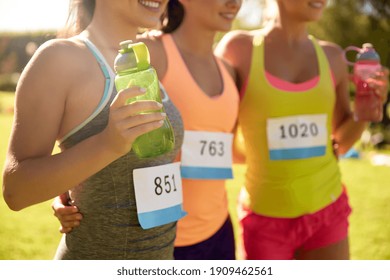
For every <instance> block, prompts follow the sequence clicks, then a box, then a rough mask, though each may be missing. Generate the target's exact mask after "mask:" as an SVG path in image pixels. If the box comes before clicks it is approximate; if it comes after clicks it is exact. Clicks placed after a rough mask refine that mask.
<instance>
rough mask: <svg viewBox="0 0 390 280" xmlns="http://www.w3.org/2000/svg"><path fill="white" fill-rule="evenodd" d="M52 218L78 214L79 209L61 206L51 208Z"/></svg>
mask: <svg viewBox="0 0 390 280" xmlns="http://www.w3.org/2000/svg"><path fill="white" fill-rule="evenodd" d="M53 209H54V216H56V217H58V216H67V215H72V214H75V213H78V212H79V209H78V208H77V207H76V206H64V205H62V204H60V205H57V206H53Z"/></svg>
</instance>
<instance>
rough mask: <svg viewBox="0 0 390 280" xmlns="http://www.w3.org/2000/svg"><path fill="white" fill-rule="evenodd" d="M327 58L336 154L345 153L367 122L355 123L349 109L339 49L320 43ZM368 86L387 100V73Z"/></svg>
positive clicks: (347, 91) (342, 62)
mask: <svg viewBox="0 0 390 280" xmlns="http://www.w3.org/2000/svg"><path fill="white" fill-rule="evenodd" d="M322 44H323V48H324V50H325V52H326V54H327V56H328V60H329V62H330V66H331V69H332V72H333V73H334V76H335V79H336V104H335V109H334V116H333V137H334V140H335V141H336V143H337V144H338V152H339V153H340V154H344V153H346V152H347V151H348V150H349V149H350V148H351V147H352V146H353V145H354V143H355V142H356V141H357V140H358V139H360V137H361V134H362V132H363V131H364V129H366V127H367V125H368V123H367V122H356V121H354V119H353V115H352V111H351V109H350V93H349V82H350V79H349V74H348V69H347V65H346V64H345V62H344V59H343V54H342V50H341V49H340V47H338V46H336V45H334V44H331V43H327V42H322ZM370 86H371V87H373V88H375V91H376V93H377V94H378V95H379V96H380V97H381V100H382V102H383V103H384V102H385V101H386V100H387V91H388V71H387V70H386V69H385V70H384V71H383V72H381V73H378V76H377V77H376V78H375V79H373V80H372V81H370Z"/></svg>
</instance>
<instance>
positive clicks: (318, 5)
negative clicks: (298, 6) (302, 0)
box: [309, 1, 324, 9]
mask: <svg viewBox="0 0 390 280" xmlns="http://www.w3.org/2000/svg"><path fill="white" fill-rule="evenodd" d="M309 6H310V7H312V8H316V9H322V8H323V7H324V3H323V2H317V1H313V2H309Z"/></svg>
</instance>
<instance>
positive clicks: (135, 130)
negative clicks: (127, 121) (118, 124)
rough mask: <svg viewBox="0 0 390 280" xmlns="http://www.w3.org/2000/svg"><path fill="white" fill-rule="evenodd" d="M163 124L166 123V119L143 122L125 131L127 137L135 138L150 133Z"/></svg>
mask: <svg viewBox="0 0 390 280" xmlns="http://www.w3.org/2000/svg"><path fill="white" fill-rule="evenodd" d="M163 124H164V121H162V120H161V121H155V122H149V123H145V124H141V125H138V126H135V127H132V128H130V129H128V130H127V131H126V132H125V137H128V138H134V139H135V138H137V137H138V136H140V135H142V134H145V133H148V132H150V131H153V130H155V129H157V128H159V127H161V126H162V125H163Z"/></svg>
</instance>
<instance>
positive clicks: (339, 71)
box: [318, 41, 348, 81]
mask: <svg viewBox="0 0 390 280" xmlns="http://www.w3.org/2000/svg"><path fill="white" fill-rule="evenodd" d="M318 42H319V44H320V46H321V47H322V49H323V50H324V52H325V55H326V57H327V59H328V61H329V66H330V68H331V70H332V72H333V75H334V77H335V78H336V80H337V81H340V80H341V79H345V78H346V76H347V75H348V71H347V64H346V62H345V59H344V51H343V49H342V48H341V47H340V46H339V45H337V44H335V43H332V42H328V41H318Z"/></svg>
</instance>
